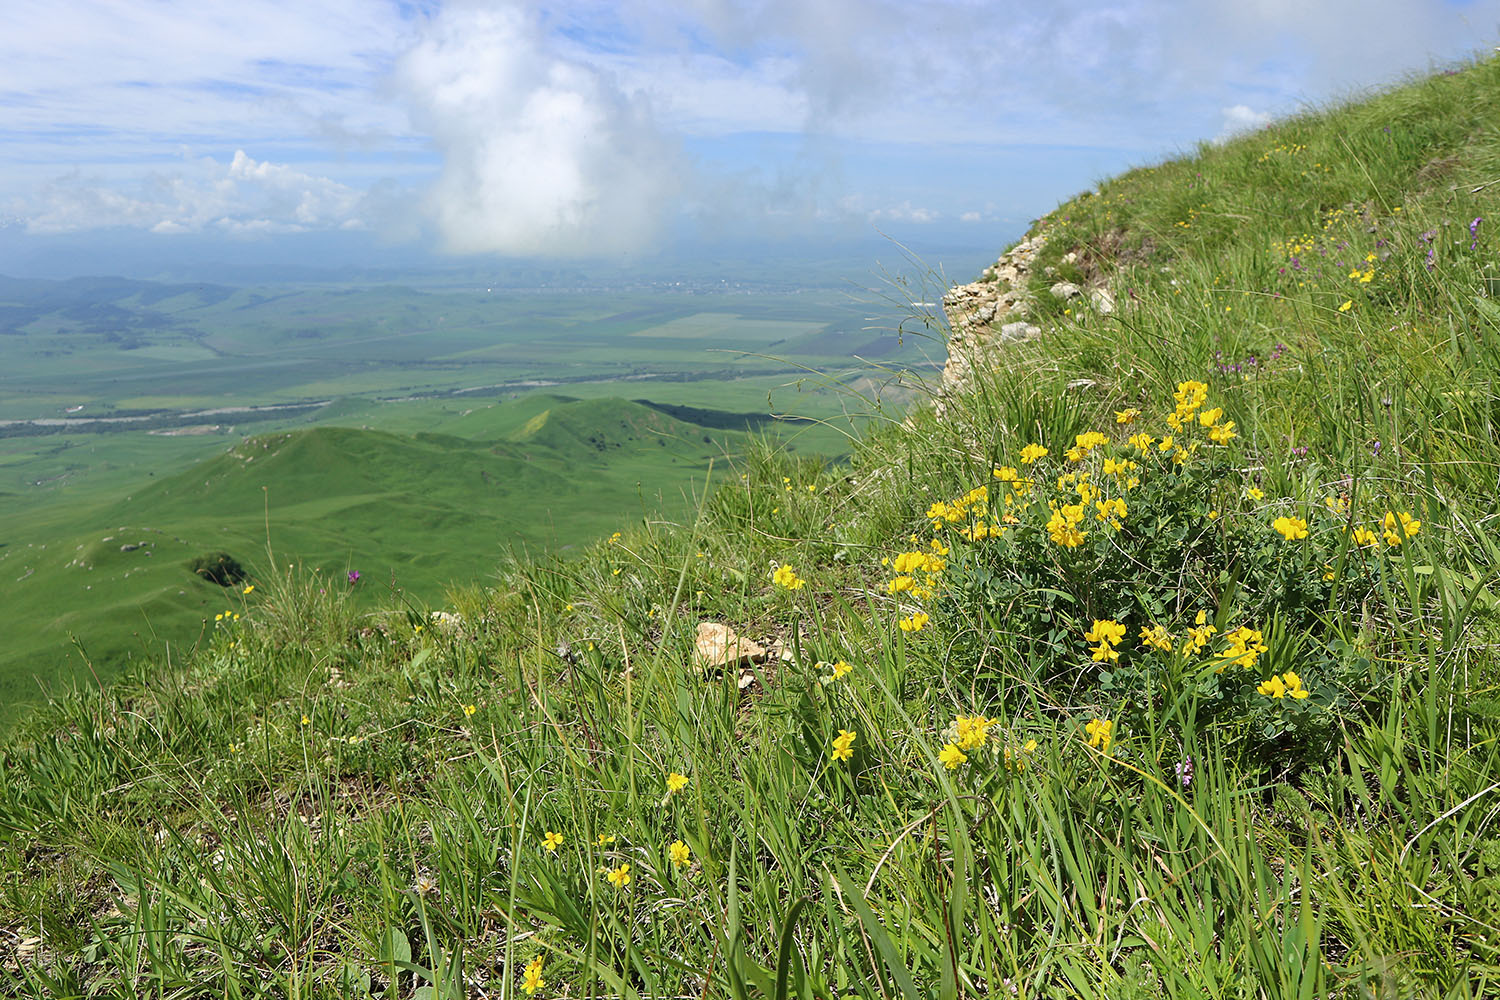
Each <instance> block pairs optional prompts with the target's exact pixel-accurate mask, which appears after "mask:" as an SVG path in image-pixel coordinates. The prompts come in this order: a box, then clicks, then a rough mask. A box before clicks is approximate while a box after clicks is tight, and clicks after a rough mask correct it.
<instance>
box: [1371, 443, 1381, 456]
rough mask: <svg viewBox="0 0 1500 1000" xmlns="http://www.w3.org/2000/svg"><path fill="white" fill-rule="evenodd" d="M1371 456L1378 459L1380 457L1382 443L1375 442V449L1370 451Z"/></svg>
mask: <svg viewBox="0 0 1500 1000" xmlns="http://www.w3.org/2000/svg"><path fill="white" fill-rule="evenodd" d="M1370 454H1371V455H1374V456H1375V457H1376V458H1379V457H1380V442H1379V441H1376V442H1375V447H1373V448H1371V449H1370Z"/></svg>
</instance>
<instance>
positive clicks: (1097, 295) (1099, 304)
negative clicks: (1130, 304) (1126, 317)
mask: <svg viewBox="0 0 1500 1000" xmlns="http://www.w3.org/2000/svg"><path fill="white" fill-rule="evenodd" d="M1089 305H1091V306H1093V307H1094V311H1095V312H1097V313H1099V314H1101V315H1103V316H1108V315H1109V314H1110V313H1112V312H1114V311H1115V296H1114V293H1113V292H1111V291H1110V290H1109V289H1108V288H1095V289H1092V290H1091V291H1090V292H1089Z"/></svg>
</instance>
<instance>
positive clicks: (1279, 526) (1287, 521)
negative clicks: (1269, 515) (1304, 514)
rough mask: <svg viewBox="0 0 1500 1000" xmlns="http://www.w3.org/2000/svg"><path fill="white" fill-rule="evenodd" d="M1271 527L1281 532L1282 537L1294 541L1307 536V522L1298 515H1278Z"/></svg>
mask: <svg viewBox="0 0 1500 1000" xmlns="http://www.w3.org/2000/svg"><path fill="white" fill-rule="evenodd" d="M1271 527H1273V528H1275V529H1276V530H1277V531H1279V532H1281V535H1282V537H1283V538H1285V539H1286V540H1287V541H1289V542H1295V541H1298V540H1299V539H1303V538H1306V537H1307V522H1306V521H1304V520H1302V518H1300V517H1278V518H1277V519H1276V520H1274V521H1272V522H1271Z"/></svg>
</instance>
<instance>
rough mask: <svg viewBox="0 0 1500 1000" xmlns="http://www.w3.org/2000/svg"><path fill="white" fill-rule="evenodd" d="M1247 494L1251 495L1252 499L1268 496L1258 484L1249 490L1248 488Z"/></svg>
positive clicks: (1262, 498)
mask: <svg viewBox="0 0 1500 1000" xmlns="http://www.w3.org/2000/svg"><path fill="white" fill-rule="evenodd" d="M1245 496H1247V497H1249V498H1250V499H1251V500H1264V499H1265V498H1266V494H1265V491H1264V490H1262V489H1260V488H1259V487H1257V486H1252V487H1250V488H1249V489H1248V490H1246V491H1245Z"/></svg>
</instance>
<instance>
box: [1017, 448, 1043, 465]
mask: <svg viewBox="0 0 1500 1000" xmlns="http://www.w3.org/2000/svg"><path fill="white" fill-rule="evenodd" d="M1046 457H1047V449H1046V448H1044V447H1042V446H1041V445H1039V444H1028V445H1027V446H1026V447H1024V448H1022V449H1021V464H1022V465H1030V464H1031V463H1032V462H1035V461H1036V460H1037V459H1039V458H1046Z"/></svg>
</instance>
